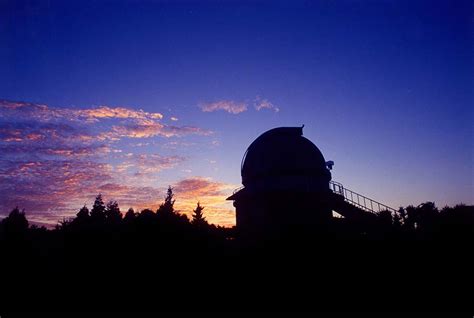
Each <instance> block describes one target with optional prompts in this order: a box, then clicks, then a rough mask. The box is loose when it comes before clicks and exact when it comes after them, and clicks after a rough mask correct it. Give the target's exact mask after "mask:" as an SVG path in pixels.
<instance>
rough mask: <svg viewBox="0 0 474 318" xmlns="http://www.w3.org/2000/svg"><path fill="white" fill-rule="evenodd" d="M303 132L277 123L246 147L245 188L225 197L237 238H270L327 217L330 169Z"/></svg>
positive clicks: (311, 225)
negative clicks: (229, 202) (232, 210)
mask: <svg viewBox="0 0 474 318" xmlns="http://www.w3.org/2000/svg"><path fill="white" fill-rule="evenodd" d="M302 135H303V130H302V127H281V128H275V129H272V130H269V131H267V132H265V133H263V134H262V135H260V136H259V137H258V138H257V139H256V140H255V141H254V142H253V143H252V144H251V145H250V146H249V148H248V149H247V151H246V153H245V155H244V159H243V162H242V169H241V175H242V184H243V188H241V189H239V190H238V191H237V192H235V193H234V194H233V195H232V196H230V197H229V198H228V200H233V201H234V206H235V208H236V221H237V222H236V225H237V231H238V233H239V236H240V237H241V238H244V237H245V238H249V239H256V238H269V239H271V238H273V237H281V236H284V234H285V233H289V232H294V231H302V230H303V229H305V228H308V229H309V228H311V229H312V230H314V228H315V227H319V226H321V227H327V225H328V223H329V222H331V220H332V209H331V203H330V202H331V193H332V192H331V190H330V188H329V182H330V180H331V173H330V171H329V170H328V169H327V167H326V161H325V160H324V157H323V155H322V153H321V151H320V150H319V149H318V148H317V147H316V146H315V145H314V144H313V143H312V142H311V141H310V140H308V139H306V138H305V137H303V136H302Z"/></svg>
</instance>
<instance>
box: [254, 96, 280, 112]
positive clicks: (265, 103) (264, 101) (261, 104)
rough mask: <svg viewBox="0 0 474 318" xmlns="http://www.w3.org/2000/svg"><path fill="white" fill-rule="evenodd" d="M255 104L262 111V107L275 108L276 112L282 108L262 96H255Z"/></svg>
mask: <svg viewBox="0 0 474 318" xmlns="http://www.w3.org/2000/svg"><path fill="white" fill-rule="evenodd" d="M253 105H254V107H255V109H256V110H257V111H260V110H262V109H268V110H273V111H274V112H275V113H278V112H279V111H280V108H278V107H276V106H275V105H274V104H272V103H271V102H270V101H269V100H268V99H262V98H260V96H257V97H256V98H255V101H254V104H253Z"/></svg>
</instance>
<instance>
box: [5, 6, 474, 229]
mask: <svg viewBox="0 0 474 318" xmlns="http://www.w3.org/2000/svg"><path fill="white" fill-rule="evenodd" d="M473 12H474V7H473V4H472V1H441V2H438V1H356V0H353V1H311V2H310V1H305V2H302V1H301V2H299V1H291V2H280V1H275V2H273V1H272V2H270V1H258V2H254V1H207V2H202V1H125V2H121V1H54V0H50V1H8V0H7V1H1V3H0V197H1V199H0V218H3V217H4V216H5V215H7V214H8V213H9V212H10V211H11V209H12V208H14V207H15V206H17V205H18V206H19V207H20V208H25V210H26V213H27V217H28V219H29V220H30V221H34V222H38V223H45V224H56V222H57V221H58V220H61V219H63V218H67V217H71V216H73V215H74V214H75V213H77V211H78V209H79V208H80V207H81V206H82V205H84V204H87V205H88V206H89V207H90V206H91V204H92V202H93V200H94V197H95V195H96V194H97V193H99V192H100V193H102V194H103V196H104V198H105V200H107V201H108V200H110V199H114V200H117V201H118V202H119V205H120V207H121V208H122V210H126V209H128V208H129V207H134V208H135V209H143V208H145V207H150V208H156V207H157V206H158V205H159V203H160V202H162V201H163V199H164V196H165V194H166V188H167V186H168V185H171V186H172V187H174V189H175V193H176V207H177V208H178V209H179V210H181V211H182V212H186V213H188V214H189V213H191V210H192V208H193V207H195V205H196V203H197V201H200V202H201V203H202V205H204V206H205V207H206V208H205V210H204V212H205V216H206V217H207V218H208V220H209V221H211V222H213V223H217V224H221V225H232V224H234V222H235V214H234V212H233V207H232V204H231V202H226V201H225V198H226V197H227V196H229V195H230V194H232V191H233V189H234V188H237V187H239V186H240V181H241V180H240V163H241V159H242V156H243V154H244V152H245V150H246V148H247V146H248V145H249V144H250V143H251V142H252V141H253V140H254V139H255V138H256V137H258V135H260V134H261V133H263V132H264V131H266V130H268V129H271V128H274V127H278V126H301V125H302V124H304V125H305V127H304V131H303V132H304V136H305V137H307V138H308V139H310V140H311V141H313V142H314V143H315V144H316V145H317V146H318V147H319V149H320V150H321V151H322V153H323V155H324V156H325V159H326V160H333V161H334V162H335V165H334V170H333V171H332V175H333V179H334V180H337V181H339V182H341V183H343V184H344V185H345V186H346V187H347V188H350V189H353V190H355V191H356V192H359V193H361V194H364V195H367V196H368V197H371V198H373V199H375V200H377V201H380V202H383V203H385V204H387V205H389V206H392V207H395V208H397V207H399V206H406V205H409V204H414V205H417V204H419V203H421V202H425V201H434V202H435V203H436V204H437V205H438V206H441V207H442V206H444V205H446V204H448V205H453V204H456V203H461V202H464V203H468V204H473V203H474V201H473V193H474V189H473V179H474V173H473V152H474V144H473V140H474V133H473V123H474V115H473V110H472V109H473V101H474V98H473V87H474V85H473V84H474V83H473V74H474V72H473V71H474V66H473V65H474V62H473V61H474V60H473V55H472V53H473V44H472V43H474V42H473V41H474V36H473V34H474V25H473ZM284 146H285V145H282V147H284Z"/></svg>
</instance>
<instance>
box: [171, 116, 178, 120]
mask: <svg viewBox="0 0 474 318" xmlns="http://www.w3.org/2000/svg"><path fill="white" fill-rule="evenodd" d="M170 119H171V120H172V121H178V118H176V117H171V118H170Z"/></svg>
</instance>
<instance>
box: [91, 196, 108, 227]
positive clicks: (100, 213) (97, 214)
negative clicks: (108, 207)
mask: <svg viewBox="0 0 474 318" xmlns="http://www.w3.org/2000/svg"><path fill="white" fill-rule="evenodd" d="M91 218H92V219H93V220H94V221H104V220H105V205H104V200H102V194H100V193H99V195H98V196H97V197H96V198H95V201H94V205H93V206H92V210H91Z"/></svg>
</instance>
